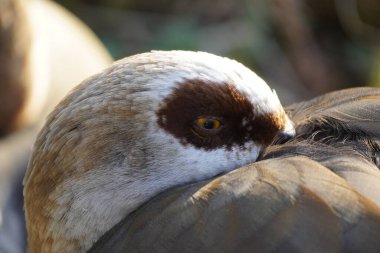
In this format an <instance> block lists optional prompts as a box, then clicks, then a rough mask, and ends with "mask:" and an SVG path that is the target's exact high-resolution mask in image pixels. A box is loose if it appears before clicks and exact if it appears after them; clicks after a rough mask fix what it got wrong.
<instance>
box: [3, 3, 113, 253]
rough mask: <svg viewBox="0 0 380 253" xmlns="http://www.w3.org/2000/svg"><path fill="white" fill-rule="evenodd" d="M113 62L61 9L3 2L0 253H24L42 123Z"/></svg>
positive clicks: (34, 4)
mask: <svg viewBox="0 0 380 253" xmlns="http://www.w3.org/2000/svg"><path fill="white" fill-rule="evenodd" d="M111 62H112V57H111V56H110V55H109V54H108V52H107V51H106V49H105V48H104V46H103V45H102V44H101V43H100V41H99V39H98V38H97V37H96V36H95V35H94V34H93V32H92V31H90V29H89V28H88V27H87V26H85V25H84V24H83V23H82V22H80V21H79V20H78V19H77V18H76V17H74V16H73V15H72V14H71V13H69V12H68V11H66V10H64V9H63V8H62V7H61V6H59V5H58V4H55V3H54V2H50V1H44V0H28V1H24V0H22V1H21V0H0V80H1V81H0V101H1V107H0V252H3V253H19V252H25V251H26V229H25V222H24V213H23V209H22V206H23V200H22V178H23V176H24V173H25V170H26V167H27V162H28V159H29V156H30V153H31V147H32V144H33V142H34V140H35V137H36V135H37V133H38V130H39V128H40V127H41V126H42V122H43V119H44V118H45V116H46V115H47V114H48V112H49V111H50V110H52V109H53V107H54V106H55V105H56V103H58V102H59V100H60V99H61V98H62V97H63V96H64V95H65V94H66V93H67V92H68V91H69V90H70V89H71V88H72V87H73V86H74V85H75V84H77V83H79V82H80V81H81V80H82V79H84V78H86V77H87V76H89V75H92V74H95V73H96V72H99V71H101V70H102V69H104V68H106V67H107V66H109V65H110V64H111Z"/></svg>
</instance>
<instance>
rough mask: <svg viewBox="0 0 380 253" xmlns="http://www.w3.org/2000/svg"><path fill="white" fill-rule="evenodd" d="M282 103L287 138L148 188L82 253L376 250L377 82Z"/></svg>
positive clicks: (379, 202)
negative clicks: (228, 165)
mask: <svg viewBox="0 0 380 253" xmlns="http://www.w3.org/2000/svg"><path fill="white" fill-rule="evenodd" d="M287 110H288V111H289V112H290V114H289V116H290V118H291V119H292V120H293V121H294V124H295V127H296V132H297V134H296V136H295V137H294V138H292V139H290V140H289V141H288V142H286V143H283V144H281V145H270V146H268V147H267V148H266V149H265V150H263V152H262V154H261V157H260V161H259V162H256V163H252V164H250V165H247V166H244V167H242V168H239V169H237V170H234V171H232V172H230V173H228V174H225V175H221V176H218V177H216V178H214V179H209V180H205V181H203V182H198V183H195V184H189V185H186V186H182V187H177V188H175V189H170V190H168V191H166V192H165V193H163V194H160V195H158V196H156V197H155V198H153V199H152V200H151V201H149V202H148V203H147V204H145V205H143V206H142V207H140V208H139V209H138V210H137V211H136V212H134V213H133V214H131V215H129V216H127V217H126V218H125V219H124V220H123V221H121V222H120V223H118V224H117V225H116V226H114V227H113V228H112V229H111V230H109V232H107V233H106V234H105V235H104V236H102V238H101V239H100V240H99V241H98V242H97V243H96V244H95V245H94V246H93V247H92V249H91V250H90V251H88V252H91V253H95V252H114V253H121V252H158V253H163V252H165V253H167V252H185V253H189V252H227V253H233V252H263V253H266V252H267V253H269V252H276V253H280V252H283V253H290V252H292V253H297V252H299V253H301V252H303V253H308V252H320V253H322V252H332V253H335V252H336V253H340V252H352V253H360V252H363V253H376V252H380V240H379V238H380V170H379V166H380V162H379V158H380V89H378V88H355V89H349V90H343V91H337V92H332V93H329V94H327V95H324V96H321V97H318V98H316V99H313V100H311V101H307V102H302V103H299V104H295V105H293V106H290V107H288V108H287Z"/></svg>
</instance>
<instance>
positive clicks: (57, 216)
mask: <svg viewBox="0 0 380 253" xmlns="http://www.w3.org/2000/svg"><path fill="white" fill-rule="evenodd" d="M199 117H204V118H207V119H212V120H214V119H216V120H218V122H219V121H220V123H221V127H220V129H216V130H215V129H198V128H197V125H195V123H194V122H196V121H197V119H199ZM177 123H178V124H177ZM279 132H282V133H287V134H289V135H292V134H293V133H294V128H293V125H292V123H291V122H290V120H289V119H288V117H287V116H286V114H285V113H284V110H283V108H282V106H281V104H280V102H279V100H278V98H277V95H276V94H275V93H274V92H272V90H271V89H270V88H269V87H268V85H267V84H266V83H265V82H264V81H263V80H262V79H261V78H259V77H258V76H257V75H256V74H255V73H253V72H252V71H250V70H249V69H247V68H246V67H244V66H243V65H242V64H240V63H238V62H236V61H233V60H230V59H227V58H222V57H218V56H215V55H212V54H208V53H203V52H187V51H168V52H163V51H153V52H150V53H144V54H139V55H136V56H132V57H128V58H125V59H123V60H120V61H118V62H116V63H115V64H113V66H111V67H110V68H108V69H107V70H105V71H103V72H102V73H100V74H98V75H95V76H93V77H91V78H89V79H87V80H85V81H84V82H83V83H82V84H81V85H79V86H78V87H77V88H76V89H74V90H73V91H72V92H71V93H70V94H69V95H68V96H67V97H66V98H65V99H64V100H63V101H62V102H61V103H60V104H59V105H58V106H57V107H56V109H55V110H54V111H53V112H52V113H51V114H50V116H49V117H48V120H47V123H46V124H45V127H44V128H43V129H42V130H41V132H40V134H39V136H38V138H37V141H36V143H35V147H34V151H33V156H32V159H31V162H30V164H29V168H28V172H27V175H26V177H25V190H24V194H25V210H26V219H27V227H28V236H29V248H30V250H31V251H32V252H41V253H43V252H85V251H86V250H88V249H89V248H90V247H91V245H92V244H93V243H94V242H95V241H96V240H97V239H99V237H100V236H101V235H102V234H104V233H105V232H106V231H107V230H109V229H110V228H111V227H113V226H114V225H115V224H117V223H118V222H119V221H120V220H121V219H122V218H123V217H125V216H126V215H127V214H128V213H130V212H131V211H133V210H135V209H136V208H137V207H138V206H139V205H141V204H142V203H144V202H146V201H147V200H149V199H150V198H152V197H153V196H155V195H157V194H158V193H159V192H162V191H164V190H166V189H168V188H170V187H173V186H177V185H181V184H185V183H189V182H194V181H199V180H202V179H206V178H211V177H213V176H215V175H217V174H220V173H225V172H228V171H231V170H233V169H235V168H238V167H240V166H242V165H245V164H247V163H250V162H254V161H255V160H256V159H257V157H258V155H259V152H260V150H261V149H262V148H263V146H265V145H268V144H269V143H270V142H271V141H272V140H273V138H274V136H275V135H276V134H278V133H279Z"/></svg>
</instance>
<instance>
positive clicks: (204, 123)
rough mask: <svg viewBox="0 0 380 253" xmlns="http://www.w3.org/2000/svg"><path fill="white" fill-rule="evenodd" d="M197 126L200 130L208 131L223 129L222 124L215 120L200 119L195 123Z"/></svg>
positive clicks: (208, 118)
mask: <svg viewBox="0 0 380 253" xmlns="http://www.w3.org/2000/svg"><path fill="white" fill-rule="evenodd" d="M195 123H196V125H197V126H199V127H200V128H203V129H207V130H215V129H218V128H220V127H221V125H222V124H221V122H220V121H219V120H217V119H215V118H210V117H200V118H198V119H197V120H196V121H195Z"/></svg>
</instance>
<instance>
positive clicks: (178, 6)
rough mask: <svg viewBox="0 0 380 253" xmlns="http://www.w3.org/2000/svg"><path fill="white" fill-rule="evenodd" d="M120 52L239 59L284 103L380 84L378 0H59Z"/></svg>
mask: <svg viewBox="0 0 380 253" xmlns="http://www.w3.org/2000/svg"><path fill="white" fill-rule="evenodd" d="M58 2H59V3H61V4H62V5H64V6H66V7H67V8H68V9H70V10H71V11H72V12H74V13H75V14H77V15H78V16H79V17H80V18H81V19H82V20H83V21H84V22H86V23H87V24H88V25H89V26H90V27H91V28H92V29H93V30H94V31H95V32H96V33H97V34H98V35H99V36H100V37H101V38H102V40H103V42H104V43H105V44H106V45H107V46H108V48H109V49H110V50H111V52H112V53H113V55H114V56H115V58H122V57H125V56H128V55H132V54H136V53H140V52H144V51H149V50H152V49H164V50H170V49H187V50H201V51H208V52H211V53H215V54H219V55H224V56H228V57H230V58H234V59H237V60H239V61H241V62H242V63H244V64H245V65H247V66H248V67H250V68H252V69H253V70H254V71H255V72H257V73H258V74H259V75H260V76H262V77H263V78H264V79H265V80H266V81H267V82H268V83H269V84H270V85H271V86H272V87H274V88H275V89H276V90H277V92H278V93H279V95H280V97H281V98H282V100H283V101H285V103H289V102H293V101H298V100H301V99H305V98H309V97H311V96H315V95H318V94H322V93H325V92H327V91H329V90H335V89H340V88H345V87H350V86H359V85H376V84H380V43H379V42H380V3H379V1H378V0H357V1H356V0H335V1H331V0H318V1H315V0H268V1H263V0H214V1H203V0H155V1H148V0H59V1H58Z"/></svg>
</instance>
